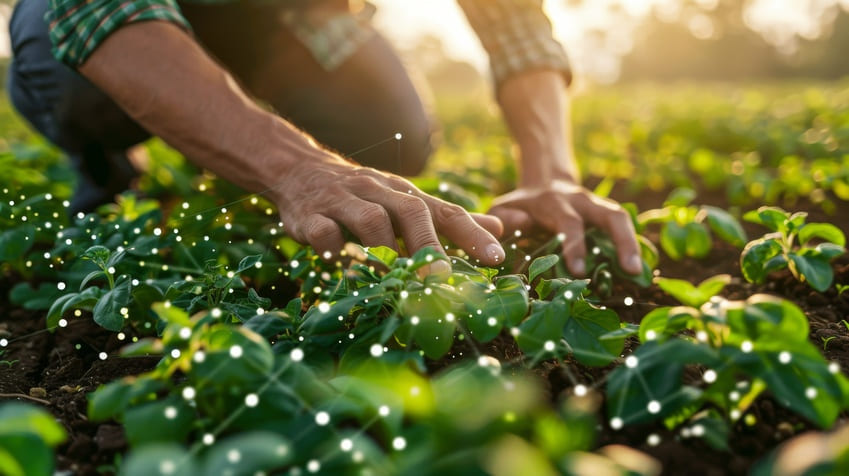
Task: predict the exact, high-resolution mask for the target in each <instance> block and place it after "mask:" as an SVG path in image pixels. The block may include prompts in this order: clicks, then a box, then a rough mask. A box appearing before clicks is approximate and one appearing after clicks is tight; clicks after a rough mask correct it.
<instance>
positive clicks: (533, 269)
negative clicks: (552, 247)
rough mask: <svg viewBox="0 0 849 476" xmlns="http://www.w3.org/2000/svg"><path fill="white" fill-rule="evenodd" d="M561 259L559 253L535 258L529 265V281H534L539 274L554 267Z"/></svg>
mask: <svg viewBox="0 0 849 476" xmlns="http://www.w3.org/2000/svg"><path fill="white" fill-rule="evenodd" d="M559 259H560V258H559V257H558V256H557V255H546V256H541V257H539V258H537V259H535V260H534V261H533V262H532V263H531V265H530V266H529V267H528V282H529V283H533V282H534V279H536V278H537V276H539V275H541V274H542V273H545V272H546V271H548V270H549V269H551V268H552V267H554V265H556V264H557V261H558V260H559Z"/></svg>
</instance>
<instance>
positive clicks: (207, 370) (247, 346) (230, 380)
mask: <svg viewBox="0 0 849 476" xmlns="http://www.w3.org/2000/svg"><path fill="white" fill-rule="evenodd" d="M204 337H205V340H206V349H205V358H204V360H203V361H202V362H193V363H192V367H191V369H190V370H189V375H190V377H191V378H192V379H195V380H196V381H204V380H205V379H207V378H209V376H210V375H213V374H214V375H215V381H216V382H218V383H219V384H220V385H229V386H238V385H251V384H254V383H256V382H260V381H264V380H266V379H267V378H268V377H267V376H268V374H269V373H270V372H271V370H272V368H273V367H274V353H273V352H272V351H271V347H270V346H269V345H268V342H266V341H265V339H263V338H262V337H261V336H259V335H258V334H256V333H254V332H252V331H250V330H248V329H246V328H244V327H237V328H233V327H232V326H229V325H226V324H216V325H215V326H213V327H212V328H210V329H209V330H208V331H207V333H206V334H205V336H204ZM236 348H238V351H237V352H238V354H234V349H236ZM234 355H238V357H234Z"/></svg>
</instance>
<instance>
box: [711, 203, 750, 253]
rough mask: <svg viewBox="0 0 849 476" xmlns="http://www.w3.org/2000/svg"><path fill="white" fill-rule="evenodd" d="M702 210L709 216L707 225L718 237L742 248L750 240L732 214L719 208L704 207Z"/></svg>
mask: <svg viewBox="0 0 849 476" xmlns="http://www.w3.org/2000/svg"><path fill="white" fill-rule="evenodd" d="M702 210H703V211H704V212H705V213H706V214H707V223H708V226H710V229H711V230H713V232H714V233H716V236H718V237H720V238H721V239H723V240H725V241H726V242H728V243H730V244H732V245H734V246H736V247H738V248H742V247H743V246H744V245H745V244H746V241H748V239H747V238H746V232H745V231H744V230H743V227H742V226H741V225H740V222H738V221H737V219H736V218H734V217H733V216H731V214H730V213H728V212H726V211H725V210H723V209H721V208H717V207H711V206H707V205H705V206H703V207H702Z"/></svg>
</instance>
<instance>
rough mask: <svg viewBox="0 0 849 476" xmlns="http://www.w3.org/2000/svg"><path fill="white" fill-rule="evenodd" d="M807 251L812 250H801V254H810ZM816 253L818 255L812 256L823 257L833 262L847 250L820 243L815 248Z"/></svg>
mask: <svg viewBox="0 0 849 476" xmlns="http://www.w3.org/2000/svg"><path fill="white" fill-rule="evenodd" d="M806 249H810V248H803V249H802V250H800V254H806V253H808V252H807V251H805V250H806ZM814 251H815V252H816V253H812V254H816V255H819V256H822V257H823V258H825V259H826V260H828V261H831V260H832V259H834V258H836V257H838V256H840V255H842V254H843V253H846V249H845V248H843V247H842V246H837V245H834V244H831V243H820V244H818V245H817V246H816V247H815V248H814Z"/></svg>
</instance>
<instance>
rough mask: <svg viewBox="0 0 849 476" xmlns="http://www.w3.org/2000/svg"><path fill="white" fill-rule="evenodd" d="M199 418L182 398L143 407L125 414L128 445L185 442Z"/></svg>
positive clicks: (169, 399) (176, 396) (173, 397)
mask: <svg viewBox="0 0 849 476" xmlns="http://www.w3.org/2000/svg"><path fill="white" fill-rule="evenodd" d="M196 418H197V414H196V412H195V410H194V409H193V408H192V407H191V406H189V404H188V402H186V401H185V400H183V398H181V397H180V396H178V395H171V396H169V397H167V398H165V399H164V400H157V401H153V402H149V403H143V404H140V405H136V406H133V407H130V408H128V409H127V410H126V411H125V412H124V421H123V423H124V429H125V431H126V433H127V441H128V442H129V443H130V445H131V446H133V447H137V446H140V445H143V444H146V443H164V442H169V441H173V442H182V441H183V439H184V438H185V437H186V436H187V435H188V434H189V432H190V431H191V430H192V422H193V421H194V420H195V419H196Z"/></svg>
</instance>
